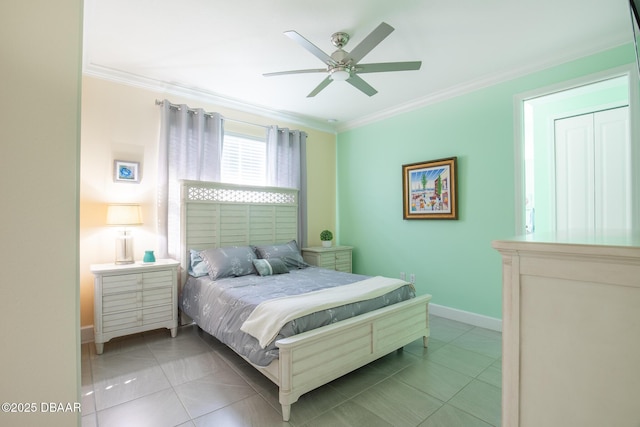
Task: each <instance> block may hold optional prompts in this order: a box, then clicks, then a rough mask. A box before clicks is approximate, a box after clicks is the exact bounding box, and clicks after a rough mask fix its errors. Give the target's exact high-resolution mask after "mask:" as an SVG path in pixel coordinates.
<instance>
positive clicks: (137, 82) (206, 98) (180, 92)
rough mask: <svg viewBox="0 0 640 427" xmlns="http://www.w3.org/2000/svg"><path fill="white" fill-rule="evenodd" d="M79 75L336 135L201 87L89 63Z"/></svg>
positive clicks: (310, 121)
mask: <svg viewBox="0 0 640 427" xmlns="http://www.w3.org/2000/svg"><path fill="white" fill-rule="evenodd" d="M83 75H86V76H90V77H95V78H99V79H102V80H107V81H111V82H114V83H119V84H123V85H128V86H133V87H138V88H141V89H147V90H152V91H155V92H160V93H162V94H169V95H175V96H181V97H185V98H188V99H192V100H194V101H200V102H206V103H209V104H215V105H219V106H221V107H225V108H231V109H234V110H237V111H242V112H244V113H249V114H255V115H258V116H261V117H266V118H270V119H273V120H276V121H281V122H286V123H291V124H296V125H300V126H305V127H308V128H311V129H315V130H319V131H322V132H328V133H331V134H336V129H335V126H334V125H332V124H331V123H327V122H325V121H322V120H319V119H316V118H313V117H308V116H302V115H297V114H292V113H286V112H282V111H276V110H272V109H269V108H266V107H261V106H257V105H252V104H248V103H246V102H242V101H240V100H237V99H233V98H228V97H224V96H220V95H218V94H215V93H213V92H208V91H205V90H202V89H194V88H189V87H186V86H182V85H180V84H177V83H166V82H162V81H160V80H155V79H150V78H148V77H143V76H139V75H135V74H132V73H126V72H123V71H119V70H114V69H111V68H107V67H102V66H98V65H93V64H85V66H84V68H83Z"/></svg>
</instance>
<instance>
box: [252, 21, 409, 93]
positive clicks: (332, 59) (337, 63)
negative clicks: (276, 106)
mask: <svg viewBox="0 0 640 427" xmlns="http://www.w3.org/2000/svg"><path fill="white" fill-rule="evenodd" d="M392 31H393V27H392V26H391V25H389V24H387V23H385V22H383V23H381V24H380V25H378V27H377V28H376V29H375V30H373V31H372V32H371V33H370V34H369V35H368V36H367V37H365V39H364V40H362V41H361V42H360V44H358V45H357V46H356V47H355V48H353V50H352V51H351V52H347V51H345V50H343V49H342V48H343V47H344V46H345V45H346V44H347V42H348V41H349V34H347V33H342V32H338V33H334V34H332V35H331V43H332V44H333V45H334V46H335V47H337V48H338V50H336V51H335V52H333V53H332V54H331V55H327V54H326V53H324V52H323V51H322V50H321V49H320V48H318V47H317V46H316V45H314V44H313V43H311V42H310V41H309V40H307V39H305V38H304V37H302V36H301V35H300V34H298V33H297V32H295V31H285V33H284V34H285V35H286V36H287V37H289V38H290V39H292V40H293V41H295V42H296V43H298V44H299V45H300V46H302V47H303V48H304V49H306V50H308V51H309V52H311V54H313V55H314V56H316V57H317V58H319V59H320V60H321V61H322V62H324V63H325V64H326V65H327V68H314V69H308V70H292V71H278V72H275V73H265V74H263V76H265V77H271V76H281V75H285V74H305V73H327V74H328V75H327V77H326V78H325V79H324V80H323V81H322V82H320V84H319V85H318V86H316V88H315V89H314V90H312V91H311V93H310V94H309V95H307V97H308V98H310V97H313V96H316V95H317V94H318V93H319V92H320V91H321V90H322V89H324V88H325V87H327V86H328V85H329V84H330V83H331V82H332V81H334V80H338V81H346V82H347V83H350V84H351V85H352V86H354V87H356V88H357V89H359V90H361V91H362V92H364V93H365V94H367V95H368V96H373V95H375V94H376V93H378V91H377V90H375V89H374V88H373V87H372V86H371V85H369V83H367V82H365V81H364V80H363V79H362V78H361V77H360V76H359V75H358V74H363V73H384V72H388V71H408V70H419V69H420V66H421V65H422V61H411V62H381V63H375V64H359V61H360V60H361V59H362V58H364V57H365V56H366V55H367V54H368V53H369V52H371V50H373V48H374V47H376V46H377V45H378V44H379V43H380V42H381V41H382V40H384V39H385V38H386V37H387V36H388V35H389V34H391V32H392Z"/></svg>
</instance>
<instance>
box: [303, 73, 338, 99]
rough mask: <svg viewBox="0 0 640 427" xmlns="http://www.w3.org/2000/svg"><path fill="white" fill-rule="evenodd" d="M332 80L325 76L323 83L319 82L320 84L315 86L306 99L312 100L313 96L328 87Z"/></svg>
mask: <svg viewBox="0 0 640 427" xmlns="http://www.w3.org/2000/svg"><path fill="white" fill-rule="evenodd" d="M332 81H333V80H332V79H331V77H329V76H327V78H326V79H324V80H323V81H321V82H320V84H319V85H318V86H316V88H315V89H314V90H312V91H311V93H310V94H309V95H307V98H312V97H314V96H316V95H317V94H318V93H320V91H321V90H322V89H324V88H325V87H327V86H329V84H330V83H331V82H332Z"/></svg>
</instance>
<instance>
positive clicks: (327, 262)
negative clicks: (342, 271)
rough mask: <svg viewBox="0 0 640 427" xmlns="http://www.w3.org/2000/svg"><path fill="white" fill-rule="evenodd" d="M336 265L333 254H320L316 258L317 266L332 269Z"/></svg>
mask: <svg viewBox="0 0 640 427" xmlns="http://www.w3.org/2000/svg"><path fill="white" fill-rule="evenodd" d="M335 266H336V258H335V255H334V254H322V255H320V257H319V258H318V267H323V268H330V269H332V270H333V269H334V268H335Z"/></svg>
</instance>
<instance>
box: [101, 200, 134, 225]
mask: <svg viewBox="0 0 640 427" xmlns="http://www.w3.org/2000/svg"><path fill="white" fill-rule="evenodd" d="M107 225H142V211H141V209H140V205H109V206H108V207H107Z"/></svg>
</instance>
